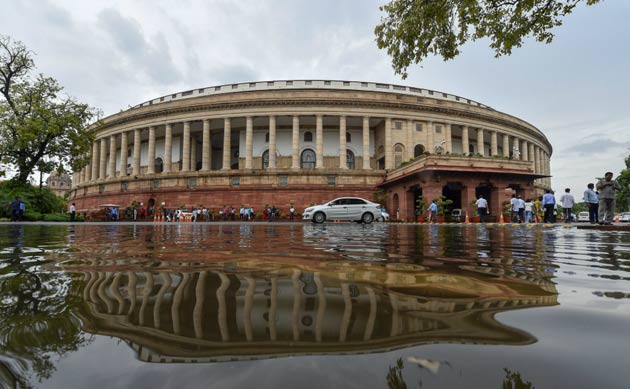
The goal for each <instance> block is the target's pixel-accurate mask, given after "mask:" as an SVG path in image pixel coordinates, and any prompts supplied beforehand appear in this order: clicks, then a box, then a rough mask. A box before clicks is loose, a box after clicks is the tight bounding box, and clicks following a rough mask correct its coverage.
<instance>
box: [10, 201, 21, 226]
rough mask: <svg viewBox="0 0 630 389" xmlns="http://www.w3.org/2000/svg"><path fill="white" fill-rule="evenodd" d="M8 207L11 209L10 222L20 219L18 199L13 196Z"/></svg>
mask: <svg viewBox="0 0 630 389" xmlns="http://www.w3.org/2000/svg"><path fill="white" fill-rule="evenodd" d="M9 207H10V208H11V221H14V222H16V221H18V219H19V217H20V198H19V197H17V196H15V199H14V200H13V201H11V205H10V206H9Z"/></svg>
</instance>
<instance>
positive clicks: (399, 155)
mask: <svg viewBox="0 0 630 389" xmlns="http://www.w3.org/2000/svg"><path fill="white" fill-rule="evenodd" d="M404 153H405V146H403V145H401V144H400V143H397V144H395V145H394V167H398V166H400V165H402V163H403V155H404Z"/></svg>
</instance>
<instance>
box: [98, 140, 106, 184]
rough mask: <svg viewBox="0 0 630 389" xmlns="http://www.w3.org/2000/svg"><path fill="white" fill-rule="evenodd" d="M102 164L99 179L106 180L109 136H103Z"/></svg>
mask: <svg viewBox="0 0 630 389" xmlns="http://www.w3.org/2000/svg"><path fill="white" fill-rule="evenodd" d="M99 157H100V161H99V162H100V164H99V166H98V167H99V170H98V179H99V180H104V179H105V173H106V169H107V138H101V152H100V155H99Z"/></svg>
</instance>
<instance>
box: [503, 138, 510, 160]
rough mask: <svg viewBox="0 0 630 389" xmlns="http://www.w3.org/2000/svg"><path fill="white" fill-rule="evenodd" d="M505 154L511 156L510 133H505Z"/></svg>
mask: <svg viewBox="0 0 630 389" xmlns="http://www.w3.org/2000/svg"><path fill="white" fill-rule="evenodd" d="M503 156H504V157H509V156H510V136H509V135H508V134H503Z"/></svg>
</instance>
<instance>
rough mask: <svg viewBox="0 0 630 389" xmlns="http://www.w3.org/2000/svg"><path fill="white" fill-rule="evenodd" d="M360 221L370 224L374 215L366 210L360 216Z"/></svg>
mask: <svg viewBox="0 0 630 389" xmlns="http://www.w3.org/2000/svg"><path fill="white" fill-rule="evenodd" d="M361 221H362V222H363V223H365V224H370V223H372V222H373V221H374V215H372V214H371V213H369V212H366V213H364V214H363V216H361Z"/></svg>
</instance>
